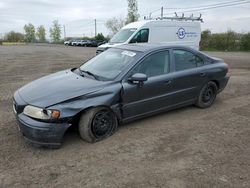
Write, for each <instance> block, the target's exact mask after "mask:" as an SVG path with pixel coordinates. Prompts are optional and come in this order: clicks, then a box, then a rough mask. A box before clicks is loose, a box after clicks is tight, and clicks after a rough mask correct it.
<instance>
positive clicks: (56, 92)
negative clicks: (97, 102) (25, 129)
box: [18, 70, 105, 107]
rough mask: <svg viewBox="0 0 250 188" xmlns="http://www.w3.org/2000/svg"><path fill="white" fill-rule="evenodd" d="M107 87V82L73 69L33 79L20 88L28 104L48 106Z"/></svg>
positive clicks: (22, 96) (21, 94) (21, 95)
mask: <svg viewBox="0 0 250 188" xmlns="http://www.w3.org/2000/svg"><path fill="white" fill-rule="evenodd" d="M104 87H105V82H102V81H98V80H93V79H90V78H87V77H82V76H79V75H77V74H75V73H73V72H72V71H71V70H65V71H60V72H57V73H54V74H51V75H48V76H45V77H42V78H40V79H38V80H35V81H32V82H30V83H29V84H27V85H25V86H23V87H22V88H20V89H19V90H18V93H19V95H20V97H21V98H22V99H23V100H24V101H25V102H26V103H28V104H31V105H34V106H38V107H48V106H51V105H54V104H57V103H60V102H63V101H66V100H69V99H72V98H75V97H79V96H83V95H86V94H89V93H93V92H95V91H98V90H101V89H103V88H104Z"/></svg>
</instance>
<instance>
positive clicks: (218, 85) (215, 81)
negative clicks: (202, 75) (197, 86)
mask: <svg viewBox="0 0 250 188" xmlns="http://www.w3.org/2000/svg"><path fill="white" fill-rule="evenodd" d="M211 81H212V82H214V83H215V84H216V86H217V89H218V90H219V89H220V83H219V82H218V81H217V80H211Z"/></svg>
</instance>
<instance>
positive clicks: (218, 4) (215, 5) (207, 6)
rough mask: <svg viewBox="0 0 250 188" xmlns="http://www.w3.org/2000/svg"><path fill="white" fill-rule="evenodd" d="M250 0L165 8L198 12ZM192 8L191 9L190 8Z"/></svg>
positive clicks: (150, 13)
mask: <svg viewBox="0 0 250 188" xmlns="http://www.w3.org/2000/svg"><path fill="white" fill-rule="evenodd" d="M248 3H250V1H247V0H234V1H228V2H223V3H216V4H210V5H201V6H193V7H185V8H184V7H183V8H181V7H176V8H174V7H169V8H164V9H165V10H183V11H178V12H176V13H187V12H197V11H202V10H210V9H215V8H223V7H230V6H237V5H243V4H248ZM190 9H191V10H190ZM160 10H161V11H162V9H161V8H159V9H156V10H153V11H151V12H149V13H147V14H143V15H142V17H144V16H147V15H149V18H151V15H152V13H154V12H156V11H160ZM174 13H175V12H171V13H167V14H164V15H172V14H174Z"/></svg>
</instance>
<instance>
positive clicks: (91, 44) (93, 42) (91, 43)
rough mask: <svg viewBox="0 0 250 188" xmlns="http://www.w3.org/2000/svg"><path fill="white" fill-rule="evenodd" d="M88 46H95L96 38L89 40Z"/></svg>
mask: <svg viewBox="0 0 250 188" xmlns="http://www.w3.org/2000/svg"><path fill="white" fill-rule="evenodd" d="M88 46H89V47H97V41H96V40H89V44H88Z"/></svg>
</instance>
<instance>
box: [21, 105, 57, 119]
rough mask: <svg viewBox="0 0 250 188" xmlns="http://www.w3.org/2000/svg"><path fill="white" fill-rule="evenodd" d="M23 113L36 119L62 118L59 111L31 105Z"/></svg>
mask: <svg viewBox="0 0 250 188" xmlns="http://www.w3.org/2000/svg"><path fill="white" fill-rule="evenodd" d="M23 113H24V114H25V115H27V116H30V117H33V118H36V119H58V118H59V117H60V111H59V110H47V109H42V108H38V107H35V106H30V105H27V106H25V108H24V110H23Z"/></svg>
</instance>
